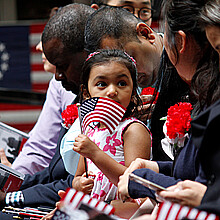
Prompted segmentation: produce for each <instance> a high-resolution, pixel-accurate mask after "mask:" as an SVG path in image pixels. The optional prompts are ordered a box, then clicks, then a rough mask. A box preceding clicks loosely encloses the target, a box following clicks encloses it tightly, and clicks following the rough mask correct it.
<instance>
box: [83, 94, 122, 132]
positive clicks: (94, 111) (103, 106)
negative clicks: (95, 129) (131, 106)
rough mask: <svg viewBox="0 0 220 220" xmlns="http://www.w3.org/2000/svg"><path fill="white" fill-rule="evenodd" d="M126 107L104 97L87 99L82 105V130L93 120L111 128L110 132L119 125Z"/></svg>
mask: <svg viewBox="0 0 220 220" xmlns="http://www.w3.org/2000/svg"><path fill="white" fill-rule="evenodd" d="M125 111H126V108H124V107H123V106H122V105H120V104H119V103H117V102H116V101H114V100H112V99H108V98H103V97H94V98H91V99H87V100H85V101H84V102H83V103H82V105H81V106H80V118H81V125H82V131H83V133H85V131H86V128H87V126H88V125H89V124H91V123H92V122H101V123H103V124H104V125H105V126H106V128H107V129H108V130H109V132H110V134H111V133H112V132H113V131H114V130H115V128H116V127H117V126H118V125H119V122H120V121H121V119H122V118H123V116H124V113H125Z"/></svg>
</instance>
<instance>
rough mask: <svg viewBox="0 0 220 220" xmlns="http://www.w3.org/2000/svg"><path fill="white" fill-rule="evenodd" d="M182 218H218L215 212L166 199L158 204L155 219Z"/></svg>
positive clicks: (201, 219)
mask: <svg viewBox="0 0 220 220" xmlns="http://www.w3.org/2000/svg"><path fill="white" fill-rule="evenodd" d="M184 218H186V219H195V220H219V217H218V216H216V215H215V214H210V213H207V212H205V211H200V210H199V209H195V208H190V207H187V206H181V205H179V204H177V203H171V202H167V201H166V202H163V203H161V204H160V207H159V210H158V212H157V217H156V220H178V219H184Z"/></svg>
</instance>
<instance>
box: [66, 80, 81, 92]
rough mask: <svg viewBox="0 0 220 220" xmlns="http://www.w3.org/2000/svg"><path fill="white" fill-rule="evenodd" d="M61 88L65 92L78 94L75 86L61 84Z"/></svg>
mask: <svg viewBox="0 0 220 220" xmlns="http://www.w3.org/2000/svg"><path fill="white" fill-rule="evenodd" d="M62 86H63V87H64V88H65V89H66V90H67V91H71V92H73V93H74V94H78V93H79V88H78V86H77V85H75V84H69V83H66V82H62Z"/></svg>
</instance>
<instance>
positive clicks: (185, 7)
mask: <svg viewBox="0 0 220 220" xmlns="http://www.w3.org/2000/svg"><path fill="white" fill-rule="evenodd" d="M203 1H204V0H184V1H179V0H164V1H163V4H162V16H163V18H164V23H165V25H166V26H165V30H166V36H167V40H168V44H169V46H170V48H171V49H172V51H173V53H174V55H175V58H176V63H178V61H179V56H178V50H177V40H178V39H177V33H178V31H179V30H182V31H183V32H184V33H185V34H186V38H187V39H186V40H187V41H189V40H191V39H192V38H193V39H195V42H196V43H197V44H198V46H199V47H200V48H201V51H202V50H203V48H205V45H206V44H207V40H206V36H205V33H204V32H203V31H201V29H200V26H199V23H198V15H199V13H200V11H201V8H202V6H203ZM156 90H157V91H160V93H159V97H158V100H157V103H156V105H155V109H154V111H153V114H152V117H151V132H152V138H153V140H152V152H153V160H169V157H168V156H167V155H166V154H165V153H164V151H163V150H162V147H161V140H162V139H163V138H164V134H163V124H164V121H161V120H160V118H161V117H164V116H166V115H167V110H168V108H169V107H170V106H172V105H174V104H176V103H178V102H183V101H187V102H191V103H192V104H194V96H191V92H190V87H189V85H188V84H187V83H186V82H184V81H183V80H182V79H181V78H180V76H179V74H178V72H177V70H176V68H175V67H174V65H173V64H172V63H171V62H170V60H169V58H168V55H167V53H166V51H165V50H164V51H163V54H162V58H161V63H160V68H159V72H158V78H157V85H156Z"/></svg>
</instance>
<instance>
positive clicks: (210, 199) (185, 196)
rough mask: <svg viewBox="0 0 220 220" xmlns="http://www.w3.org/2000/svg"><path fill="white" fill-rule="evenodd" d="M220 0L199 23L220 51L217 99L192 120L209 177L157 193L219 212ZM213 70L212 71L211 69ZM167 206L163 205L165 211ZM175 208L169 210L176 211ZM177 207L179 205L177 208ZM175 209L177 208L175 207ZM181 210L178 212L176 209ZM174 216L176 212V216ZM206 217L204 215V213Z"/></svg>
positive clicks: (210, 5)
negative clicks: (202, 181) (203, 183)
mask: <svg viewBox="0 0 220 220" xmlns="http://www.w3.org/2000/svg"><path fill="white" fill-rule="evenodd" d="M219 4H220V1H219V0H212V1H208V2H207V3H206V5H205V6H204V7H203V10H202V12H201V15H200V19H201V21H200V23H201V24H200V25H201V26H202V28H204V29H205V32H206V36H207V39H208V40H209V42H210V44H211V45H212V47H213V48H214V50H216V52H217V53H218V55H219V60H218V61H217V62H214V63H213V64H212V65H213V68H216V67H217V69H218V71H215V77H216V80H215V82H214V84H215V85H217V86H216V87H215V89H216V90H214V94H215V95H216V96H217V98H218V100H217V101H216V102H215V103H214V104H213V105H211V106H210V107H208V108H207V109H205V110H204V111H203V112H202V113H200V114H199V115H198V117H197V118H196V119H194V120H193V121H192V141H193V143H194V145H195V147H196V148H197V149H198V155H199V158H200V161H201V166H202V168H203V171H204V173H205V175H206V178H207V186H202V184H200V183H198V182H193V181H189V180H187V181H184V182H180V183H178V184H177V185H176V186H173V187H170V188H169V191H161V192H158V194H159V195H160V196H161V197H163V198H165V199H166V200H173V201H176V202H178V203H180V204H181V205H186V206H191V207H196V208H198V209H200V210H203V211H207V212H208V213H214V214H216V215H218V216H220V164H219V160H220V147H219V138H218V137H219V136H218V135H219V129H218V126H219V123H220V99H219V98H220V96H219V94H218V91H219V89H220V86H219V80H218V79H219V74H220V72H219V70H220V62H219V61H220V50H219V47H218V45H219V42H220V14H219ZM208 73H209V74H210V72H208ZM163 209H166V207H165V206H164V207H163V206H162V208H161V209H160V211H161V212H163ZM173 210H174V208H171V209H170V210H169V211H170V212H173ZM176 210H177V211H178V209H176ZM174 212H175V211H174ZM176 214H178V213H176ZM173 218H175V216H173ZM204 219H205V217H204Z"/></svg>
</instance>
